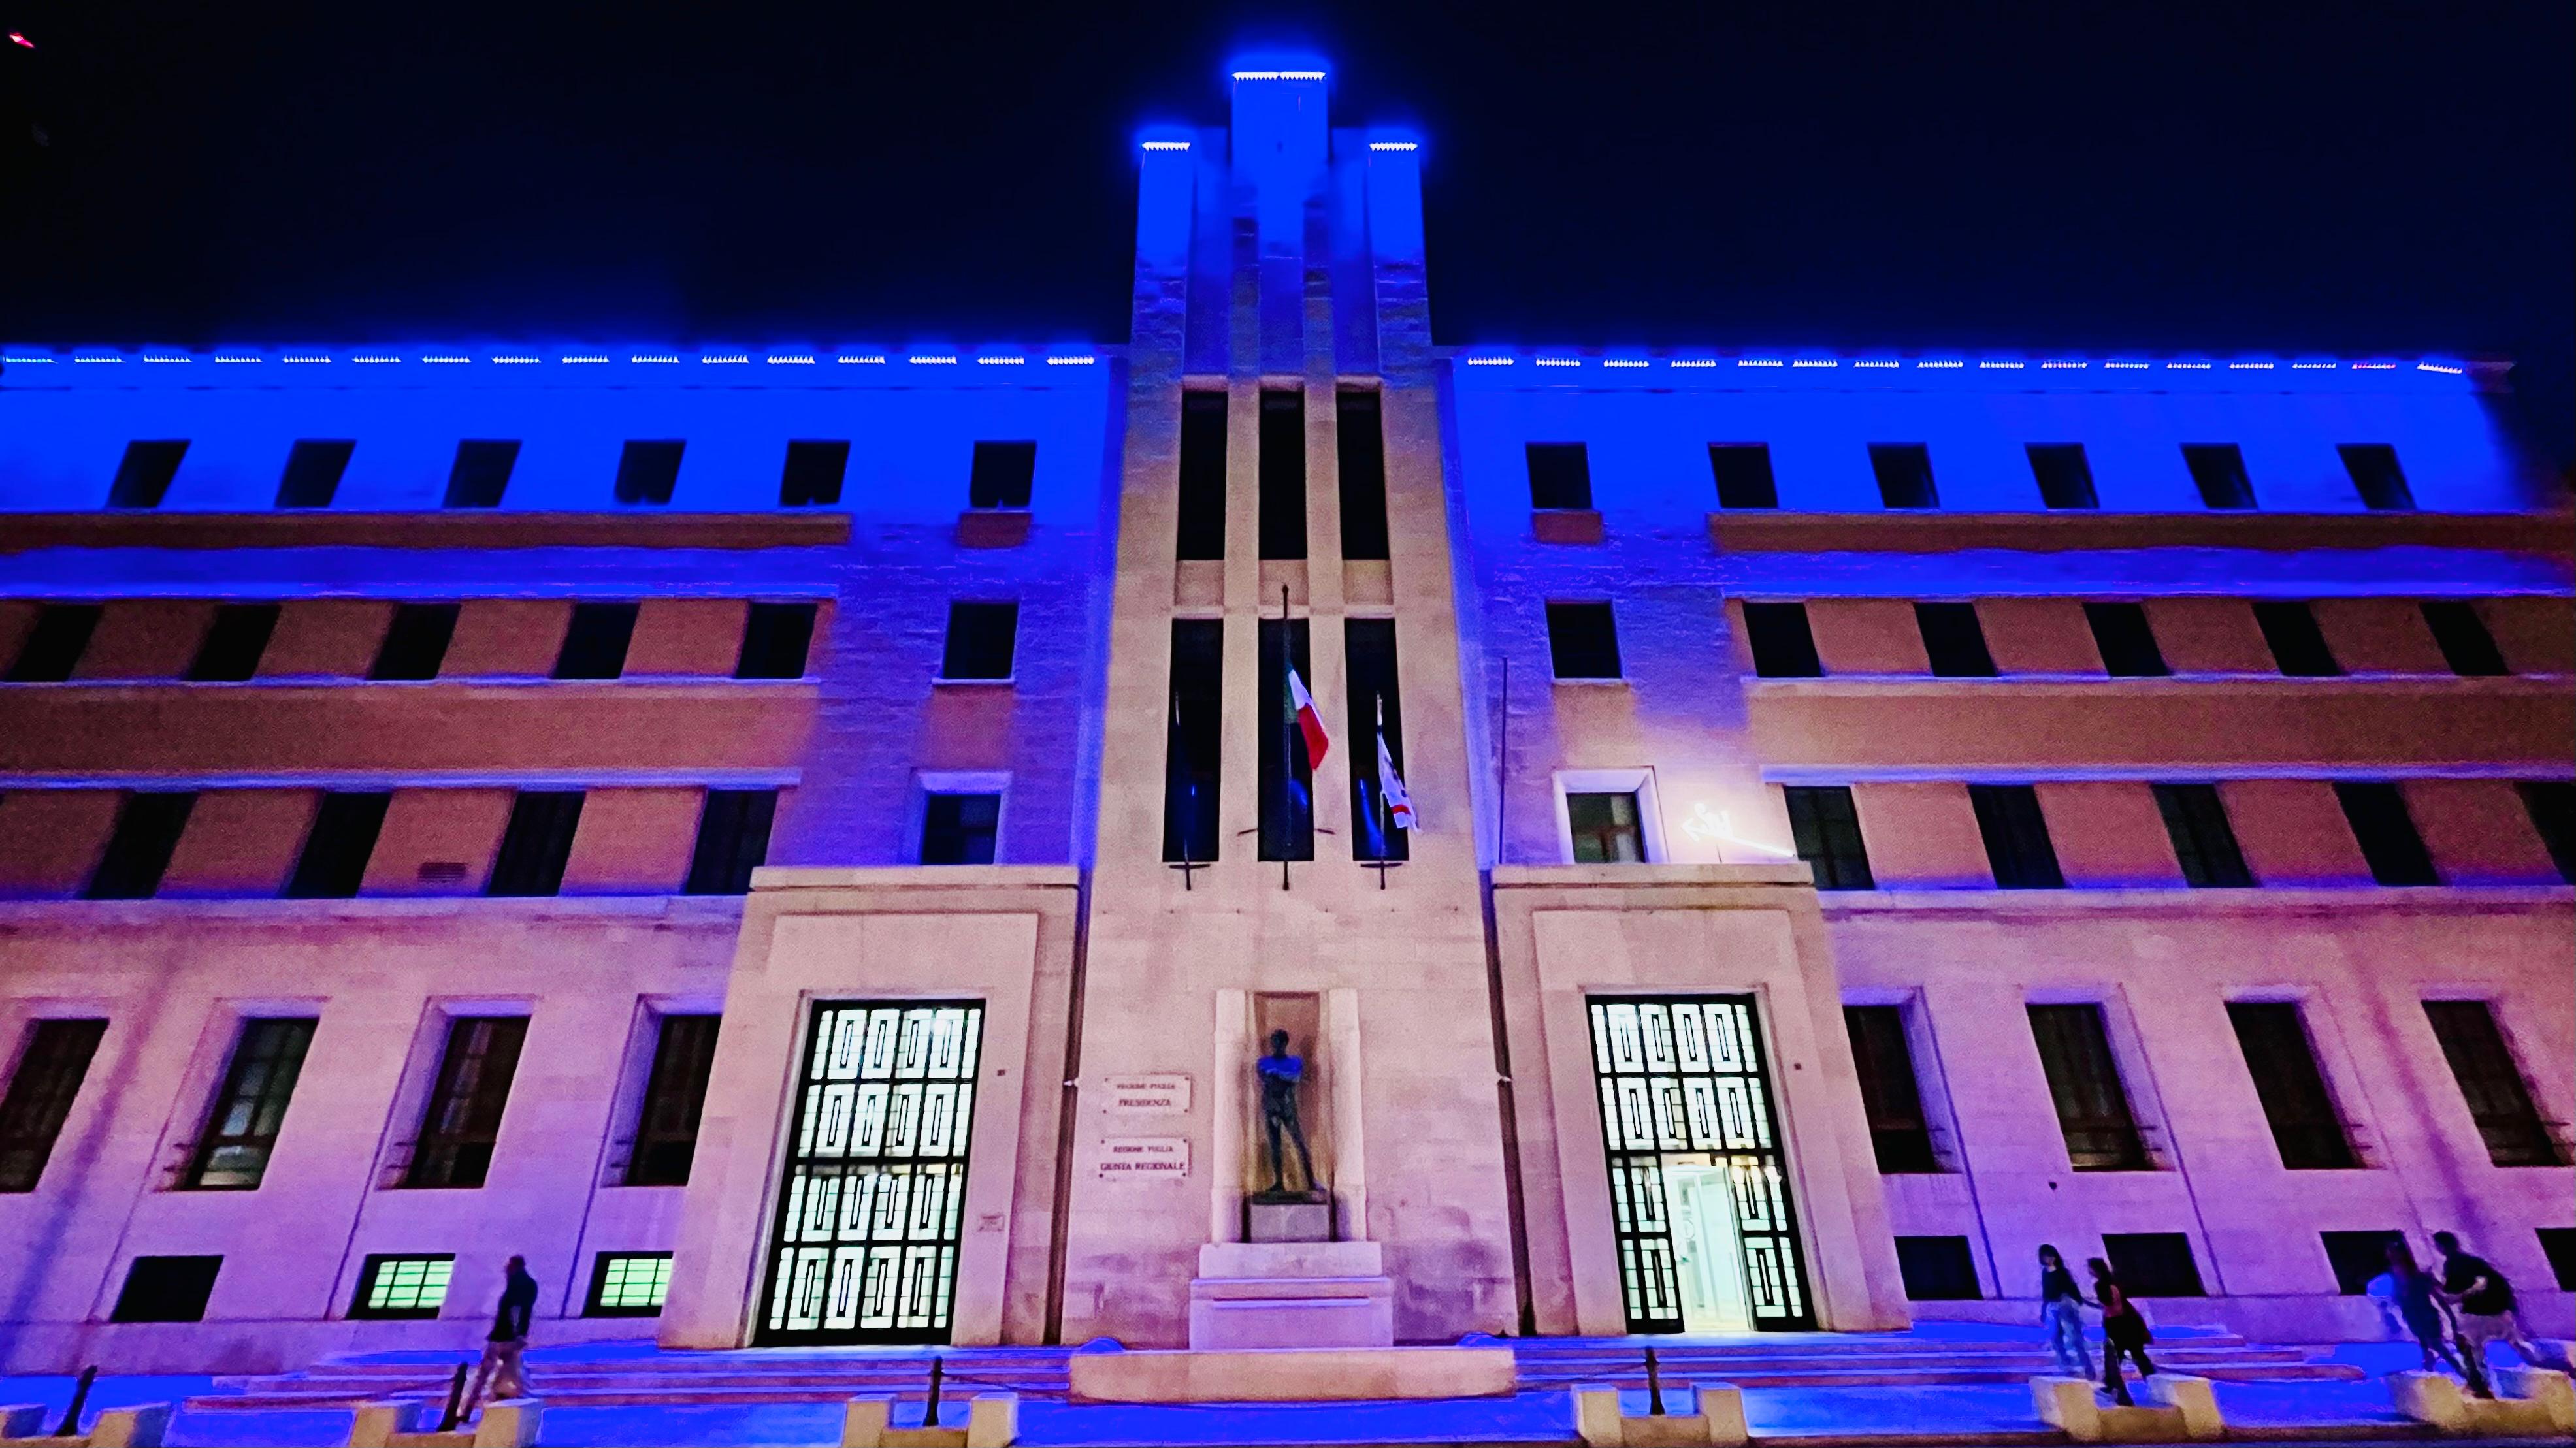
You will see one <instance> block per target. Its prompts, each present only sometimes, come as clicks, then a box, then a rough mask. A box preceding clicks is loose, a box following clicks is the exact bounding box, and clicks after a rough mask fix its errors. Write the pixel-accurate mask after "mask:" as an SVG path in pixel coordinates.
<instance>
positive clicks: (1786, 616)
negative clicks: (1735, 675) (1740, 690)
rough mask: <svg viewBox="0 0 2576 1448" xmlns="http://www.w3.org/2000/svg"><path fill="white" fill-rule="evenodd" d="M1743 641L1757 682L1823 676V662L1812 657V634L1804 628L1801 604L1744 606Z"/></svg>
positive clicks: (1805, 608) (1803, 609)
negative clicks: (1760, 680) (1758, 680)
mask: <svg viewBox="0 0 2576 1448" xmlns="http://www.w3.org/2000/svg"><path fill="white" fill-rule="evenodd" d="M1744 641H1745V643H1746V645H1748V646H1749V647H1750V648H1751V649H1752V651H1753V672H1754V673H1755V674H1756V675H1757V676H1759V677H1761V678H1765V679H1815V678H1822V677H1823V676H1824V672H1825V665H1824V661H1823V660H1822V659H1819V658H1818V657H1817V656H1816V634H1815V630H1814V629H1812V628H1810V627H1809V626H1808V624H1807V606H1806V605H1805V604H1803V603H1748V604H1746V605H1744Z"/></svg>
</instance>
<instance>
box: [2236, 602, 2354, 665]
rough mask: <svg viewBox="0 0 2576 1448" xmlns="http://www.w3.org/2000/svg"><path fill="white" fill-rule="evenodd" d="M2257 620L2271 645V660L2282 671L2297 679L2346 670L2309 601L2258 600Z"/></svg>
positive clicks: (2267, 642)
mask: <svg viewBox="0 0 2576 1448" xmlns="http://www.w3.org/2000/svg"><path fill="white" fill-rule="evenodd" d="M2254 622H2255V623H2256V624H2257V625H2259V626H2260V627H2261V628H2262V630H2263V642H2264V643H2266V644H2269V645H2270V646H2271V648H2272V660H2273V662H2275V663H2277V664H2279V665H2280V666H2281V672H2282V673H2284V674H2287V675H2289V676H2290V677H2291V678H2294V679H2324V678H2331V677H2333V676H2335V675H2337V674H2340V673H2342V672H2343V665H2341V664H2338V663H2336V662H2335V656H2334V650H2332V649H2330V648H2327V647H2326V636H2325V632H2324V630H2322V629H2320V628H2318V627H2317V615H2316V611H2315V610H2313V609H2311V608H2309V607H2308V606H2307V605H2306V604H2304V603H2281V602H2277V601H2266V602H2262V603H2257V604H2255V605H2254Z"/></svg>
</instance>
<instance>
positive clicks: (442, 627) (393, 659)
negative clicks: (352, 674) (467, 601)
mask: <svg viewBox="0 0 2576 1448" xmlns="http://www.w3.org/2000/svg"><path fill="white" fill-rule="evenodd" d="M456 611H457V606H456V605H455V604H452V603H403V604H396V605H395V606H394V617H393V622H392V623H391V624H390V625H388V626H387V627H386V629H385V641H384V644H383V646H382V647H380V648H378V649H377V650H376V661H375V663H374V664H372V665H370V666H369V667H368V669H367V677H368V678H370V679H435V678H437V677H438V666H439V665H441V664H443V663H445V662H447V646H448V644H449V643H451V642H452V641H454V639H455V638H456Z"/></svg>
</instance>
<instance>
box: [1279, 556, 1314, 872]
mask: <svg viewBox="0 0 2576 1448" xmlns="http://www.w3.org/2000/svg"><path fill="white" fill-rule="evenodd" d="M1296 672H1297V639H1296V636H1295V635H1294V634H1291V633H1289V632H1288V585H1287V584H1285V583H1282V584H1280V585H1279V697H1280V699H1281V700H1282V701H1283V703H1285V704H1287V705H1288V706H1289V707H1291V708H1293V707H1294V700H1293V696H1292V695H1291V694H1290V692H1289V689H1288V678H1289V676H1290V675H1292V674H1294V673H1296ZM1284 722H1285V723H1286V724H1287V726H1288V727H1289V728H1290V729H1292V730H1293V729H1296V727H1297V716H1296V715H1295V714H1294V713H1290V714H1289V715H1288V716H1287V718H1286V720H1285V721H1284ZM1279 743H1280V751H1281V752H1280V755H1279V888H1280V889H1282V890H1285V889H1287V888H1288V845H1289V838H1288V837H1289V834H1290V832H1291V828H1292V826H1293V825H1294V823H1295V820H1294V816H1292V815H1290V814H1289V812H1288V802H1289V801H1290V800H1292V799H1295V798H1296V797H1297V796H1296V786H1297V762H1296V761H1295V760H1294V759H1291V758H1290V757H1289V755H1288V747H1289V741H1288V740H1287V739H1285V738H1282V739H1281V740H1280V741H1279ZM1298 747H1299V748H1303V747H1304V746H1303V744H1302V743H1301V744H1300V745H1299V746H1298ZM1307 793H1308V794H1309V795H1310V796H1311V795H1312V794H1313V793H1314V787H1313V785H1312V784H1309V785H1308V786H1307Z"/></svg>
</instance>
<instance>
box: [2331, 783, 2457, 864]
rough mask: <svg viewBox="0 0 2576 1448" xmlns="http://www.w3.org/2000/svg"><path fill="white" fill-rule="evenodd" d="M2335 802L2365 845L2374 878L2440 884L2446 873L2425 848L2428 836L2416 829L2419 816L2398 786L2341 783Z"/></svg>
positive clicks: (2364, 854)
mask: <svg viewBox="0 0 2576 1448" xmlns="http://www.w3.org/2000/svg"><path fill="white" fill-rule="evenodd" d="M2334 792H2335V800H2336V802H2337V803H2339V804H2341V805H2342V806H2343V817H2344V820H2345V822H2346V823H2348V824H2350V825H2351V826H2352V837H2353V839H2354V840H2355V841H2356V842H2357V843H2359V844H2360V846H2361V857H2362V858H2363V859H2364V860H2367V861H2369V863H2370V878H2372V879H2373V880H2376V881H2378V882H2379V883H2380V884H2382V885H2439V884H2441V883H2442V874H2441V872H2440V871H2439V870H2436V869H2434V868H2433V857H2432V855H2431V854H2430V853H2428V852H2427V851H2426V850H2425V848H2424V837H2423V836H2422V835H2420V834H2418V833H2416V830H2415V817H2414V816H2413V815H2411V814H2409V813H2407V810H2406V796H2405V795H2404V794H2402V793H2400V792H2399V791H2398V788H2397V786H2396V785H2393V784H2388V783H2383V782H2368V783H2364V782H2358V781H2351V780H2346V781H2341V782H2339V783H2337V784H2336V785H2335V787H2334Z"/></svg>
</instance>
